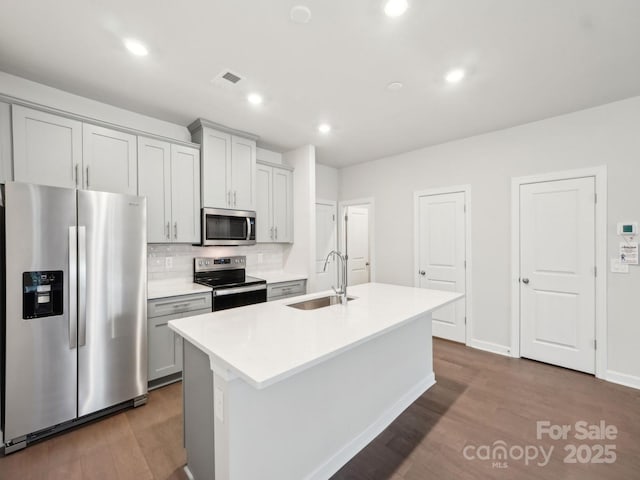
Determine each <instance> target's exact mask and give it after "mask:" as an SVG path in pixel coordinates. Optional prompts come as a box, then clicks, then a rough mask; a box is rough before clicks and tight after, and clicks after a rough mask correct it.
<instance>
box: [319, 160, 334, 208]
mask: <svg viewBox="0 0 640 480" xmlns="http://www.w3.org/2000/svg"><path fill="white" fill-rule="evenodd" d="M316 198H317V199H318V200H333V201H334V202H337V201H338V169H337V168H333V167H329V166H327V165H321V164H319V163H318V164H316Z"/></svg>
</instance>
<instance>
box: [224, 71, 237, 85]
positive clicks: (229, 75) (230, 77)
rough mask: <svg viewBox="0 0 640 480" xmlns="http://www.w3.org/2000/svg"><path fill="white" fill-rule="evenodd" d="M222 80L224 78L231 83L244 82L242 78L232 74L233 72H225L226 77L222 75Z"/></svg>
mask: <svg viewBox="0 0 640 480" xmlns="http://www.w3.org/2000/svg"><path fill="white" fill-rule="evenodd" d="M222 78H224V79H225V80H228V81H229V82H231V83H234V84H235V83H238V82H239V81H240V80H242V78H240V76H238V75H236V74H235V73H231V72H225V74H224V75H222Z"/></svg>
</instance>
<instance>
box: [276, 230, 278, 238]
mask: <svg viewBox="0 0 640 480" xmlns="http://www.w3.org/2000/svg"><path fill="white" fill-rule="evenodd" d="M276 240H278V227H276Z"/></svg>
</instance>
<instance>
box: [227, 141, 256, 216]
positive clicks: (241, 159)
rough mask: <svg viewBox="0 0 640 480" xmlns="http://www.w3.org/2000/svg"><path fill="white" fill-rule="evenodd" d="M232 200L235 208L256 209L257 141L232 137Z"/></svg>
mask: <svg viewBox="0 0 640 480" xmlns="http://www.w3.org/2000/svg"><path fill="white" fill-rule="evenodd" d="M231 139H232V147H231V201H232V205H233V208H238V209H242V210H255V195H256V182H255V178H256V142H255V141H253V140H247V139H246V138H242V137H236V136H235V135H234V136H232V137H231Z"/></svg>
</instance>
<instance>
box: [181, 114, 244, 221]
mask: <svg viewBox="0 0 640 480" xmlns="http://www.w3.org/2000/svg"><path fill="white" fill-rule="evenodd" d="M213 126H215V124H212V123H210V122H207V121H206V120H197V121H196V122H194V123H192V124H191V125H189V130H190V131H191V133H192V139H193V141H194V142H196V143H200V144H201V145H202V165H201V172H202V176H201V185H202V206H203V207H212V208H232V209H239V210H255V208H256V140H255V138H250V135H249V134H247V136H240V135H234V134H231V133H227V132H225V131H222V130H220V129H216V128H213ZM217 127H218V128H222V127H220V126H219V125H218V126H217Z"/></svg>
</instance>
